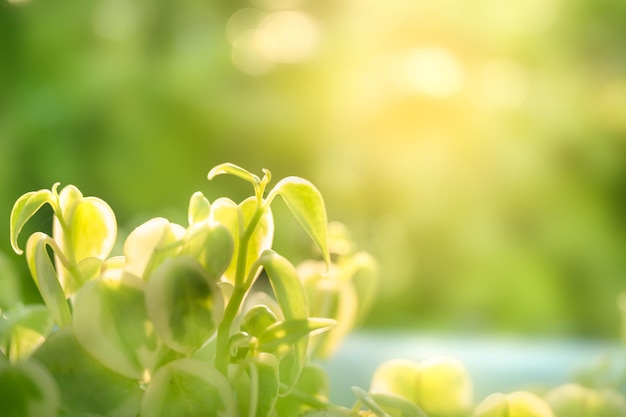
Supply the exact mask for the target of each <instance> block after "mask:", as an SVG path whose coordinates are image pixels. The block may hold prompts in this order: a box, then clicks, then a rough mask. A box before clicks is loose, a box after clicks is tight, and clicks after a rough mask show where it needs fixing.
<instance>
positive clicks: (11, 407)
mask: <svg viewBox="0 0 626 417" xmlns="http://www.w3.org/2000/svg"><path fill="white" fill-rule="evenodd" d="M59 397H60V395H59V390H58V388H57V385H56V383H55V381H54V379H53V378H52V376H51V375H50V373H49V372H48V370H47V369H46V368H44V367H43V366H42V365H40V364H39V363H37V362H36V361H28V362H22V363H18V364H15V365H10V364H8V363H3V362H1V361H0V412H1V413H2V417H56V415H57V412H58V410H59V407H60V398H59Z"/></svg>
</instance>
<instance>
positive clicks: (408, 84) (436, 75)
mask: <svg viewBox="0 0 626 417" xmlns="http://www.w3.org/2000/svg"><path fill="white" fill-rule="evenodd" d="M393 76H394V81H395V83H396V84H397V85H398V87H399V88H400V89H401V90H402V91H405V92H408V93H412V94H424V95H428V96H431V97H435V98H445V97H450V96H453V95H455V94H457V93H458V92H459V91H460V90H461V88H462V87H463V82H464V80H465V71H464V70H463V67H462V66H461V63H460V62H459V60H458V59H457V58H456V57H455V56H454V55H453V54H452V53H451V52H450V51H448V50H447V49H444V48H441V47H422V48H415V49H410V50H407V51H404V52H403V53H401V54H400V55H399V56H398V57H397V59H396V62H395V63H394V69H393Z"/></svg>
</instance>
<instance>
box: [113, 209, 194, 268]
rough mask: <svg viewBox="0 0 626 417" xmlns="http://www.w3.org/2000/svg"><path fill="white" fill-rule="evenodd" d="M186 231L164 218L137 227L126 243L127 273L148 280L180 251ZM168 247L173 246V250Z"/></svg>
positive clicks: (151, 220)
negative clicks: (161, 264) (157, 267)
mask: <svg viewBox="0 0 626 417" xmlns="http://www.w3.org/2000/svg"><path fill="white" fill-rule="evenodd" d="M184 234H185V229H183V228H182V227H181V226H180V225H177V224H175V223H170V222H169V220H167V219H164V218H162V217H157V218H154V219H150V220H148V221H147V222H145V223H143V224H142V225H140V226H138V227H136V228H135V229H134V230H133V231H132V232H131V233H130V234H129V235H128V237H127V238H126V241H125V242H124V255H125V256H126V271H128V272H130V273H132V274H134V275H136V276H138V277H141V278H144V279H147V278H148V277H149V276H150V273H151V272H152V271H153V270H154V268H156V266H158V264H159V263H160V262H162V261H163V260H164V259H166V258H167V257H169V256H173V255H175V254H176V253H177V252H178V250H179V249H180V248H179V247H177V246H176V245H175V242H176V241H178V240H181V239H182V238H183V236H184ZM168 245H173V246H172V247H171V248H170V247H169V246H168Z"/></svg>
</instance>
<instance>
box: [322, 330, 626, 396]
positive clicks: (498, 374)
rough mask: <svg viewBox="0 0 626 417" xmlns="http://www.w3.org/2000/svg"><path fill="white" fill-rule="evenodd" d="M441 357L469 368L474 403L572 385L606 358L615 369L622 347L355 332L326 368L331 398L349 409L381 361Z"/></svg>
mask: <svg viewBox="0 0 626 417" xmlns="http://www.w3.org/2000/svg"><path fill="white" fill-rule="evenodd" d="M439 355H445V356H452V357H455V358H457V359H459V360H461V361H462V362H463V363H464V364H465V366H466V367H467V370H468V372H469V374H470V376H471V378H472V380H473V382H474V401H475V402H480V401H481V400H482V399H484V398H485V397H486V396H487V395H489V394H492V393H495V392H503V393H506V392H511V391H514V390H520V389H526V390H539V391H543V390H544V389H548V388H550V387H554V386H556V385H559V384H563V383H566V382H571V381H572V379H573V378H574V376H575V374H576V373H577V372H581V371H584V370H588V369H589V368H590V367H593V366H595V365H597V364H598V363H600V362H601V361H603V360H607V359H610V360H612V361H615V362H614V365H615V367H616V368H618V367H621V366H623V363H624V352H623V349H622V347H621V345H619V344H618V343H610V342H603V341H592V340H575V339H569V340H565V339H532V340H531V339H523V338H513V337H510V338H509V337H504V336H488V337H477V336H467V337H463V336H447V335H429V334H407V333H391V332H390V333H385V332H378V333H376V332H357V333H354V334H352V335H350V336H349V337H348V338H347V339H346V340H345V342H344V343H343V345H342V347H341V348H340V349H339V350H338V351H337V352H336V354H335V355H334V357H333V358H332V359H330V360H328V361H327V362H324V363H322V366H323V367H324V368H325V369H326V370H327V371H328V375H329V379H330V384H331V400H332V401H333V402H335V403H338V404H341V405H345V406H351V405H352V403H354V398H355V397H354V395H353V394H352V392H351V390H350V388H351V387H352V386H355V385H356V386H360V387H363V388H368V387H369V382H370V378H371V376H372V374H373V373H374V370H375V369H376V367H377V366H378V365H380V364H381V363H382V362H384V361H386V360H389V359H394V358H403V359H411V360H416V361H418V362H419V361H421V360H424V359H426V358H428V357H432V356H439ZM618 365H619V366H618Z"/></svg>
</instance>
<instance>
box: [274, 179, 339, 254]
mask: <svg viewBox="0 0 626 417" xmlns="http://www.w3.org/2000/svg"><path fill="white" fill-rule="evenodd" d="M275 195H280V196H281V197H282V198H283V200H284V201H285V203H286V204H287V207H288V208H289V210H290V211H291V213H292V214H293V215H294V217H295V218H296V219H297V220H298V222H299V223H300V225H301V226H302V227H303V228H304V230H305V231H306V232H307V233H308V234H309V236H311V239H313V242H315V244H316V245H317V247H318V248H319V250H320V251H321V252H322V255H323V257H324V261H325V262H326V264H327V265H329V264H330V253H329V251H328V220H327V216H326V206H325V205H324V200H323V198H322V194H321V193H320V192H319V190H318V189H317V188H315V186H314V185H313V184H312V183H310V182H309V181H307V180H305V179H303V178H300V177H287V178H284V179H282V180H280V181H279V182H278V183H277V184H276V186H275V187H274V188H273V189H272V191H270V193H269V195H268V197H267V200H268V201H270V202H271V201H272V199H273V198H274V196H275Z"/></svg>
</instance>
